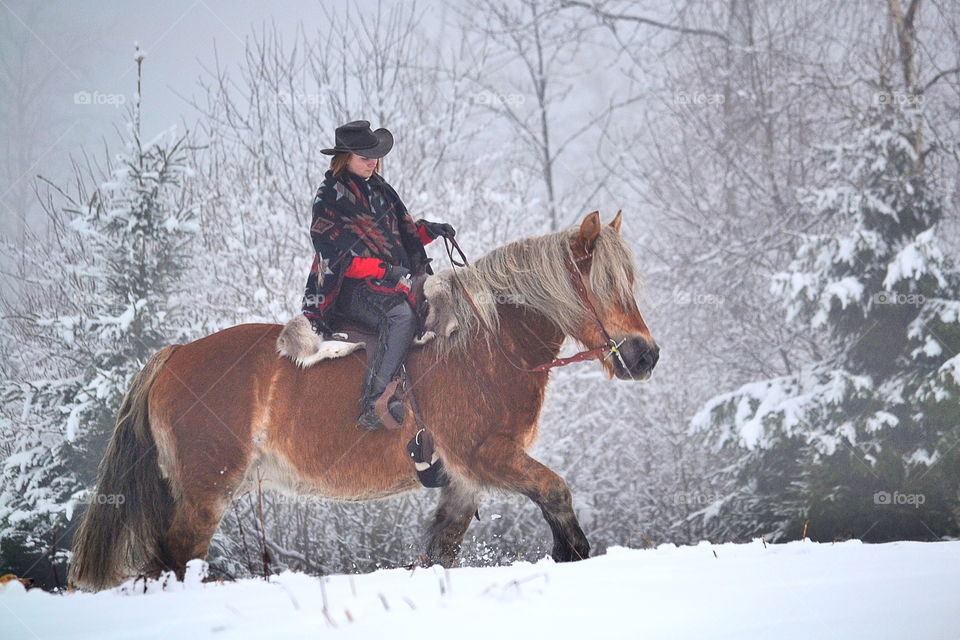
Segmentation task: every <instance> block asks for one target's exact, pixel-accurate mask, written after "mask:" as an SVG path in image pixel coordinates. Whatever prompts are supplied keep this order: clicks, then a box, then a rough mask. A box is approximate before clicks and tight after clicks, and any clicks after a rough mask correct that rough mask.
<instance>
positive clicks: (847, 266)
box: [693, 100, 960, 541]
mask: <svg viewBox="0 0 960 640" xmlns="http://www.w3.org/2000/svg"><path fill="white" fill-rule="evenodd" d="M900 102H903V101H892V100H888V101H882V102H881V104H879V105H877V106H875V107H874V108H872V109H871V110H869V111H868V112H867V113H865V114H863V115H862V116H861V118H860V120H859V122H858V123H857V127H856V131H855V135H854V136H853V139H852V141H851V142H850V143H849V144H842V145H838V146H836V147H834V148H831V149H829V150H825V152H824V154H823V163H824V169H825V172H826V174H827V175H828V176H829V179H828V181H827V185H826V186H825V187H823V188H818V189H811V190H807V191H805V192H804V193H803V194H802V203H803V205H804V207H805V209H806V210H807V211H808V212H809V215H810V217H811V229H812V231H813V232H812V233H810V234H807V235H804V236H803V237H802V238H801V240H800V244H799V249H798V252H797V255H796V258H795V259H794V260H793V262H792V264H791V265H790V267H789V269H788V270H787V272H785V273H780V274H777V275H776V276H775V277H774V279H773V289H774V292H775V293H778V294H780V295H781V296H783V298H784V299H785V302H786V307H787V319H788V321H789V322H792V323H796V324H797V325H798V326H799V327H800V328H802V329H803V330H804V331H806V332H807V333H808V335H810V336H813V337H814V338H815V339H816V340H817V341H818V344H820V345H822V346H820V347H819V351H820V355H819V359H817V360H816V361H815V362H812V363H810V364H809V365H807V366H804V367H803V368H801V369H800V370H799V371H796V372H794V373H792V374H791V375H787V376H784V377H780V378H776V379H772V380H765V381H761V382H754V383H750V384H747V385H744V386H743V387H741V388H740V389H738V390H737V391H735V392H733V393H728V394H725V395H721V396H718V397H716V398H714V399H713V400H711V401H709V402H708V403H707V405H706V406H705V407H704V408H703V409H702V410H701V411H700V412H699V413H698V415H697V416H696V417H695V418H694V423H693V424H694V428H696V429H699V430H702V431H704V432H706V433H707V434H709V436H710V439H711V441H712V443H713V445H714V446H715V448H716V449H717V450H719V451H722V452H724V453H725V454H726V455H729V456H731V457H732V458H733V459H734V460H735V463H734V464H733V465H732V466H731V467H730V469H729V471H728V474H727V480H728V486H729V487H730V488H731V490H730V492H729V495H728V496H727V497H726V498H725V499H724V500H721V501H719V502H718V503H717V504H716V505H714V507H713V508H712V509H709V510H707V511H705V512H704V514H702V515H704V516H705V517H706V516H709V517H716V518H719V519H720V520H721V521H723V522H725V523H727V524H728V526H729V527H730V529H731V530H733V531H734V532H736V533H737V534H738V535H740V536H744V537H745V536H746V535H747V534H752V535H760V534H765V535H767V536H768V539H777V538H783V537H789V538H795V537H799V536H800V535H801V534H802V533H803V532H804V531H805V530H806V528H805V523H809V535H810V537H812V538H815V539H819V540H830V539H836V538H841V537H858V538H862V539H864V540H872V541H881V540H894V539H904V538H907V539H931V538H936V537H940V536H945V535H956V534H957V533H958V532H960V528H958V514H960V510H958V482H957V478H958V477H960V476H958V473H957V471H958V448H957V443H958V440H960V426H958V425H960V405H958V401H960V386H958V383H960V358H958V356H957V351H958V349H960V273H958V271H957V270H956V268H955V266H954V265H953V264H952V263H951V261H950V260H948V259H947V258H946V257H945V256H944V254H943V253H942V252H941V251H940V249H939V248H938V238H937V231H938V223H939V222H940V220H941V218H942V216H943V204H942V201H943V198H942V196H941V194H940V192H939V191H938V189H937V185H936V184H931V182H932V180H933V179H932V177H931V176H933V175H935V174H934V173H933V172H929V171H927V170H925V165H926V164H928V163H929V162H930V161H931V160H932V159H933V158H934V156H933V155H932V154H933V153H934V151H935V149H933V148H928V149H925V150H923V151H921V150H920V144H919V141H920V140H922V139H923V138H922V137H921V130H920V126H921V123H922V122H923V120H922V117H921V115H922V114H921V112H920V110H919V108H918V106H917V105H910V104H906V105H905V104H900Z"/></svg>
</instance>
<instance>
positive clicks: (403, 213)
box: [303, 170, 433, 330]
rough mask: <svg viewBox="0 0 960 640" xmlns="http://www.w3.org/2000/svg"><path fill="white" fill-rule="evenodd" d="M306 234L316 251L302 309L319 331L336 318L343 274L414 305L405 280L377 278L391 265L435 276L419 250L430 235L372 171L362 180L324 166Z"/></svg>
mask: <svg viewBox="0 0 960 640" xmlns="http://www.w3.org/2000/svg"><path fill="white" fill-rule="evenodd" d="M310 237H311V239H312V240H313V247H314V250H315V255H314V259H313V266H312V267H311V269H310V275H309V277H308V278H307V285H306V288H305V290H304V296H303V313H304V315H306V316H307V319H309V320H310V321H311V324H312V325H313V326H314V328H315V329H318V330H319V329H320V328H323V329H325V330H328V329H329V328H330V325H331V322H333V321H334V320H335V319H336V316H337V309H336V301H337V295H338V293H339V292H340V288H341V285H342V283H343V279H344V278H345V277H348V278H358V279H362V280H363V281H364V282H365V283H366V285H367V286H368V287H370V288H371V289H373V290H375V291H379V292H381V293H384V294H387V295H389V294H395V295H405V296H406V297H407V299H408V300H410V304H411V305H414V306H415V305H416V302H415V300H414V299H413V295H412V294H411V292H410V289H409V287H408V286H407V285H406V284H404V283H402V282H401V283H398V284H396V285H393V286H384V285H383V283H381V282H379V279H380V278H382V277H383V275H384V273H385V272H386V269H387V268H388V267H389V266H390V265H402V266H405V267H407V268H408V269H410V271H411V273H414V274H416V273H419V272H421V270H422V271H424V272H426V273H428V274H433V270H432V269H431V268H430V264H429V263H430V259H429V258H427V254H426V251H424V249H423V246H424V245H425V244H428V243H429V242H431V241H432V240H433V237H432V236H430V234H428V233H427V231H426V229H425V228H424V227H423V225H422V224H420V222H414V221H413V219H412V218H411V217H410V214H409V213H408V212H407V209H406V207H405V206H404V205H403V202H402V201H401V200H400V197H399V196H398V195H397V192H396V191H394V190H393V187H391V186H390V185H389V184H387V182H386V181H385V180H384V179H383V178H382V177H381V176H380V175H379V174H376V173H374V174H373V175H372V176H370V178H369V180H364V179H363V178H361V177H359V176H357V175H354V174H353V173H351V172H350V171H348V170H344V171H343V173H341V174H340V176H338V177H334V176H333V172H332V171H330V170H328V171H327V172H326V174H325V176H324V180H323V184H322V185H320V188H319V189H317V195H316V197H315V198H314V201H313V220H312V222H311V224H310Z"/></svg>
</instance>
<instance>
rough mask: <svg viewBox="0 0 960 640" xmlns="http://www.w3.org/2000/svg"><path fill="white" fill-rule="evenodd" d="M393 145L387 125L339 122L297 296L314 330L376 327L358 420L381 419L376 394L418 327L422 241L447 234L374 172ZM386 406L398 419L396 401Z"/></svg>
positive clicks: (401, 411) (424, 267)
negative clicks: (338, 323)
mask: <svg viewBox="0 0 960 640" xmlns="http://www.w3.org/2000/svg"><path fill="white" fill-rule="evenodd" d="M392 147H393V135H392V134H391V133H390V131H388V130H387V129H384V128H380V129H377V130H376V131H371V130H370V123H369V122H367V121H366V120H356V121H354V122H348V123H347V124H345V125H343V126H341V127H338V128H337V130H336V144H335V145H334V147H333V148H332V149H322V150H321V153H324V154H327V155H332V156H333V158H332V159H331V160H330V169H329V170H328V171H327V172H326V174H325V176H324V180H323V184H322V185H321V186H320V188H319V189H318V190H317V195H316V198H315V199H314V201H313V221H312V223H311V225H310V237H311V238H312V240H313V246H314V249H315V250H316V255H315V256H314V260H313V266H312V268H311V269H310V275H309V277H308V278H307V285H306V288H305V291H304V297H303V313H304V315H305V316H306V317H307V319H308V320H309V321H310V324H311V326H312V327H313V329H314V331H316V332H317V333H319V334H321V335H323V336H325V337H326V336H328V335H329V334H331V333H332V332H333V326H332V325H333V323H334V322H335V320H336V319H338V318H339V319H346V320H352V321H354V322H357V323H359V324H360V325H362V326H365V327H366V328H368V329H371V330H375V331H376V332H377V334H378V339H377V345H376V348H375V349H374V348H368V349H367V370H366V374H365V376H364V381H363V393H362V394H361V397H360V417H359V420H358V423H359V425H360V426H361V427H362V428H364V429H367V430H370V431H372V430H375V429H378V428H379V427H381V426H383V423H382V421H381V418H382V416H380V415H378V414H377V411H376V408H375V407H376V404H377V400H378V399H379V397H380V396H381V395H382V394H383V392H384V390H385V389H386V388H387V386H388V385H389V383H390V381H391V380H392V379H393V378H394V377H396V375H397V373H398V371H399V369H400V365H401V364H402V363H403V359H404V356H405V355H406V353H407V350H408V349H409V347H410V344H411V342H412V341H413V339H414V337H415V336H416V334H417V333H420V334H421V335H422V332H423V327H422V326H418V324H419V323H418V318H417V314H416V313H415V311H414V308H415V307H416V304H417V303H416V300H415V299H414V296H413V294H412V292H411V277H412V276H416V275H418V274H424V273H426V274H431V275H432V274H433V270H432V269H431V268H430V264H429V263H430V259H429V258H427V254H426V252H425V251H424V249H423V247H424V245H426V244H429V243H430V242H432V241H433V240H434V239H435V238H437V237H439V236H447V237H449V238H453V236H454V235H455V233H456V232H455V231H454V229H453V227H451V226H450V225H449V224H443V223H436V222H427V221H426V220H418V221H417V222H416V223H415V222H414V221H413V219H412V218H411V217H410V214H409V213H408V212H407V209H406V207H404V205H403V202H402V201H401V200H400V197H399V196H398V195H397V192H396V191H394V189H393V187H391V186H390V185H389V184H387V181H386V180H384V179H383V177H382V176H381V175H380V173H379V168H380V158H382V157H383V156H385V155H386V154H387V153H388V152H389V151H390V149H391V148H392ZM387 409H388V410H389V411H390V414H391V415H392V417H393V418H394V419H395V420H396V421H397V422H398V423H402V422H403V419H404V417H405V415H406V408H405V407H404V404H403V402H401V401H400V400H398V399H390V400H389V402H388V403H387Z"/></svg>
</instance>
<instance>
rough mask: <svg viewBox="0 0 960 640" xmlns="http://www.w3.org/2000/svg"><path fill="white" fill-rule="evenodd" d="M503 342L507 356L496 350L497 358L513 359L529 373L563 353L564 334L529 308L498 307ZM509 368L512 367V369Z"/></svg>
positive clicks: (500, 334)
mask: <svg viewBox="0 0 960 640" xmlns="http://www.w3.org/2000/svg"><path fill="white" fill-rule="evenodd" d="M497 312H498V313H499V314H500V332H499V338H500V341H501V344H502V345H503V348H504V351H506V356H504V354H503V353H502V352H501V351H500V350H499V349H497V348H496V347H494V349H493V353H494V357H495V358H496V357H498V356H499V357H500V358H504V357H509V359H510V361H511V362H513V364H515V365H517V366H520V367H524V368H526V369H530V368H533V367H535V366H537V365H539V364H544V363H546V362H550V361H551V360H553V359H554V358H556V357H557V354H558V353H560V346H561V345H562V344H563V333H561V331H560V330H559V329H558V328H557V325H556V324H554V323H553V322H551V321H550V320H549V319H548V318H546V317H545V316H544V315H543V314H541V313H538V312H536V311H533V310H531V309H529V308H526V307H521V306H517V305H512V304H498V305H497ZM508 366H509V365H508Z"/></svg>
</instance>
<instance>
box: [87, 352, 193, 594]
mask: <svg viewBox="0 0 960 640" xmlns="http://www.w3.org/2000/svg"><path fill="white" fill-rule="evenodd" d="M178 346H180V345H170V346H167V347H164V348H163V349H160V350H159V351H157V352H156V353H155V354H153V356H152V357H151V358H150V360H149V361H148V362H147V364H146V365H145V366H144V367H143V369H141V370H140V372H139V373H138V374H137V375H136V377H134V379H133V383H132V384H131V385H130V389H129V390H128V391H127V393H126V395H125V396H124V398H123V402H122V403H121V404H120V410H119V411H118V413H117V425H116V427H115V428H114V431H113V436H112V437H111V438H110V444H109V445H107V452H106V455H105V456H104V458H103V460H102V461H101V463H100V470H99V475H98V478H97V486H96V490H95V492H94V493H93V495H92V497H91V498H90V501H89V507H88V508H87V510H86V513H84V516H83V521H82V522H81V523H80V526H79V528H78V529H77V533H76V535H75V536H74V540H73V558H72V563H71V566H70V582H71V583H73V584H74V585H76V586H78V587H83V588H86V589H93V590H99V589H105V588H108V587H112V586H114V585H117V584H119V583H120V582H122V581H123V580H124V579H126V578H127V577H128V576H130V575H135V574H136V573H137V572H139V571H141V570H143V569H144V567H145V566H148V565H155V564H157V560H158V558H160V557H161V554H160V549H159V546H160V545H159V543H160V539H161V536H162V535H163V534H164V533H165V532H166V528H167V527H168V526H169V520H170V517H171V513H172V506H173V497H172V495H171V493H170V490H169V488H168V486H167V482H166V480H164V479H163V478H162V477H161V475H160V467H159V465H158V464H157V449H156V446H155V443H154V439H153V434H152V433H151V430H150V415H149V407H148V405H147V399H148V396H149V393H150V388H151V387H152V386H153V383H154V382H155V381H156V378H157V374H159V373H160V371H161V370H162V369H163V364H164V363H165V362H166V361H167V359H168V358H169V357H170V356H171V355H172V354H173V352H174V351H175V350H176V349H177V347H178Z"/></svg>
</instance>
